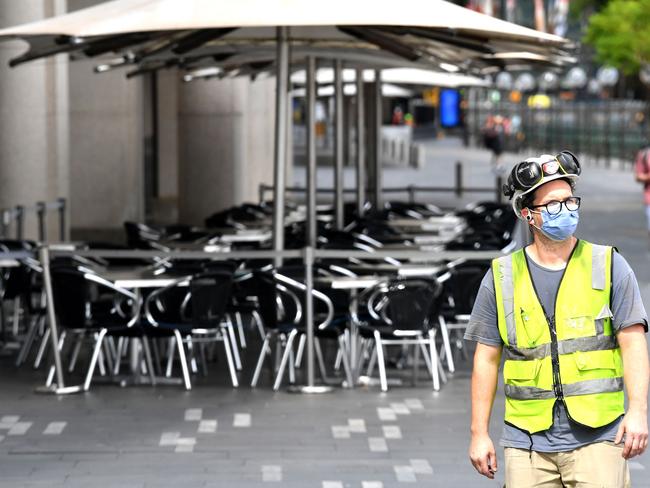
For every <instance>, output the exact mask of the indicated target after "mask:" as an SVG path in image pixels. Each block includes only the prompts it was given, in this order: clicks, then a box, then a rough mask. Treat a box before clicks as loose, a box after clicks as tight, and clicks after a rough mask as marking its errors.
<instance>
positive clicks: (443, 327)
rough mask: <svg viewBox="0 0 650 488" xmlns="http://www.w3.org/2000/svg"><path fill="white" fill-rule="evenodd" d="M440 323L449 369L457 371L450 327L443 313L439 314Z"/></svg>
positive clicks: (451, 371)
mask: <svg viewBox="0 0 650 488" xmlns="http://www.w3.org/2000/svg"><path fill="white" fill-rule="evenodd" d="M438 323H439V324H440V333H441V334H442V343H443V344H444V346H445V355H446V356H447V369H448V370H449V372H450V373H453V372H454V371H456V366H455V365H454V355H453V354H452V353H451V342H450V341H449V329H447V322H445V319H444V317H443V316H442V315H438Z"/></svg>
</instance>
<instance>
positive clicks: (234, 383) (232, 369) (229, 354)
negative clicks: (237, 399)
mask: <svg viewBox="0 0 650 488" xmlns="http://www.w3.org/2000/svg"><path fill="white" fill-rule="evenodd" d="M221 337H222V338H223V347H224V349H225V351H226V361H227V362H228V369H229V370H230V381H231V382H232V386H233V387H234V388H237V387H238V386H239V380H238V379H237V369H236V368H235V363H234V362H233V358H232V345H231V344H230V343H229V340H228V334H225V331H224V330H223V329H222V330H221ZM235 347H237V346H235Z"/></svg>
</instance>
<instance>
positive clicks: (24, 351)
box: [16, 315, 45, 367]
mask: <svg viewBox="0 0 650 488" xmlns="http://www.w3.org/2000/svg"><path fill="white" fill-rule="evenodd" d="M42 320H45V315H41V316H36V317H34V318H32V322H31V325H30V327H29V330H28V331H27V336H26V337H25V342H23V345H22V347H21V348H20V352H19V353H18V357H17V358H16V367H18V366H21V365H22V364H23V363H24V362H25V360H26V359H27V356H28V355H29V352H30V351H31V349H32V345H33V344H34V339H35V338H36V334H37V333H38V330H39V329H40V323H39V322H40V321H42Z"/></svg>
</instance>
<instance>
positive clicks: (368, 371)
mask: <svg viewBox="0 0 650 488" xmlns="http://www.w3.org/2000/svg"><path fill="white" fill-rule="evenodd" d="M376 363H377V348H376V347H375V348H373V349H372V354H371V355H370V360H369V361H368V368H367V369H366V376H372V373H373V371H374V370H375V364H376Z"/></svg>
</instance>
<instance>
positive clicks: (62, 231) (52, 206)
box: [0, 198, 67, 242]
mask: <svg viewBox="0 0 650 488" xmlns="http://www.w3.org/2000/svg"><path fill="white" fill-rule="evenodd" d="M66 208H67V202H66V199H65V198H59V199H57V200H55V201H53V202H36V203H35V204H34V205H31V206H24V205H16V206H15V207H13V208H9V209H4V210H0V236H1V237H3V238H12V237H13V238H15V239H24V238H25V218H26V217H27V216H28V215H30V214H33V215H35V216H36V218H37V232H38V237H37V239H38V241H39V242H47V240H48V227H47V215H48V212H50V211H56V212H57V216H58V230H59V240H61V241H64V240H66ZM12 230H13V232H12Z"/></svg>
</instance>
